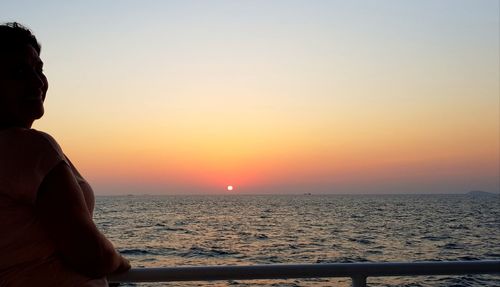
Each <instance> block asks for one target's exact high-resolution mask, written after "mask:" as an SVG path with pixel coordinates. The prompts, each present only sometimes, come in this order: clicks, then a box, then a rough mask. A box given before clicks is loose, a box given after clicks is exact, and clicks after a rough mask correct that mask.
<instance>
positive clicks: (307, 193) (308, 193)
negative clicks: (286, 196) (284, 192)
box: [304, 192, 312, 195]
mask: <svg viewBox="0 0 500 287" xmlns="http://www.w3.org/2000/svg"><path fill="white" fill-rule="evenodd" d="M304 195H312V193H310V192H306V193H304Z"/></svg>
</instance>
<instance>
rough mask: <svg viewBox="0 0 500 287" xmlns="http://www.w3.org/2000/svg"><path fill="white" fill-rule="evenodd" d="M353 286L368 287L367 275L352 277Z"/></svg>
mask: <svg viewBox="0 0 500 287" xmlns="http://www.w3.org/2000/svg"><path fill="white" fill-rule="evenodd" d="M351 279H352V287H366V277H365V276H356V277H352V278H351Z"/></svg>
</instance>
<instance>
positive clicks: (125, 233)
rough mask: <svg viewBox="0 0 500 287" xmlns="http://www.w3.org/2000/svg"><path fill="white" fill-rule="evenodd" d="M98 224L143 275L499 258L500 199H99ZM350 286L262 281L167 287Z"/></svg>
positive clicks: (433, 280)
mask: <svg viewBox="0 0 500 287" xmlns="http://www.w3.org/2000/svg"><path fill="white" fill-rule="evenodd" d="M95 221H96V222H97V224H98V226H99V227H100V229H101V230H102V231H103V232H104V233H105V234H106V235H107V236H108V237H109V238H110V239H111V240H112V241H113V242H114V243H115V245H116V247H117V248H118V249H119V250H120V252H121V253H122V254H124V255H125V256H126V257H127V258H129V259H130V260H131V263H132V265H133V266H135V267H168V266H185V265H191V266H193V265H250V264H268V263H333V262H366V261H407V262H413V261H423V260H424V261H429V260H431V261H435V260H478V259H500V244H499V242H500V197H499V196H470V195H353V196H341V195H295V196H294V195H279V196H274V195H273V196H271V195H266V196H244V195H241V196H239V195H228V196H123V197H97V199H96V211H95ZM350 282H351V281H350V279H306V280H257V281H237V282H236V281H217V282H188V283H169V284H168V286H229V285H238V286H247V285H252V286H350V284H351V283H350ZM368 284H369V286H500V276H491V275H475V276H423V277H398V278H396V277H382V278H373V277H372V278H368ZM137 285H138V286H167V284H166V283H154V284H151V283H148V284H137Z"/></svg>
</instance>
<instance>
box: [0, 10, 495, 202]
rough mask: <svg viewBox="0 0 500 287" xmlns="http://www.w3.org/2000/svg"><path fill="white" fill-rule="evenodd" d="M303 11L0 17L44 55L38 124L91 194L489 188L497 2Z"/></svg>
mask: <svg viewBox="0 0 500 287" xmlns="http://www.w3.org/2000/svg"><path fill="white" fill-rule="evenodd" d="M250 3H252V4H250ZM304 3H305V2H302V3H301V2H289V1H264V2H254V1H250V2H234V1H227V2H226V1H220V2H209V1H207V2H204V1H194V2H191V1H178V2H176V1H171V2H167V3H149V4H148V5H142V4H140V3H138V2H137V3H120V6H119V7H113V5H110V4H109V3H101V2H99V1H96V2H93V1H88V2H85V4H83V3H78V4H68V5H63V7H58V9H59V10H58V9H53V8H54V7H51V5H53V4H42V3H40V4H34V6H36V7H33V9H32V10H33V11H37V13H36V14H33V13H31V12H29V11H26V9H24V7H22V6H21V5H20V4H19V5H18V4H14V3H11V4H9V5H7V4H0V15H1V16H2V19H3V20H5V21H8V20H16V21H20V22H22V23H24V24H26V25H27V26H29V27H30V28H32V30H33V31H34V32H35V34H36V35H37V36H38V37H39V39H40V41H41V42H42V46H43V49H42V55H41V57H42V59H43V60H44V62H45V71H46V74H47V76H48V78H49V82H50V88H49V93H48V98H47V102H46V115H45V117H44V118H43V119H42V120H40V121H38V122H36V123H35V126H34V127H35V128H37V129H40V130H44V131H47V132H49V133H50V134H51V135H53V136H54V137H55V138H56V139H57V140H58V141H59V143H60V144H61V145H62V147H63V149H64V150H65V152H66V153H67V154H68V156H70V157H71V159H72V161H73V162H74V163H75V164H76V165H77V167H79V169H80V170H81V171H82V173H83V174H84V175H85V176H86V177H87V179H88V180H89V181H90V182H91V184H92V185H93V186H94V188H95V190H96V193H97V194H128V193H139V194H140V193H159V194H171V193H176V194H178V193H224V192H226V186H227V185H229V184H232V185H234V186H235V190H234V191H233V193H304V192H313V193H314V192H316V193H406V192H411V193H461V192H467V191H469V190H472V189H481V190H486V191H492V192H498V191H499V189H500V187H499V184H500V183H499V181H500V180H499V172H500V171H499V131H500V127H499V122H500V116H499V110H500V106H499V105H500V104H499V94H500V91H499V80H498V79H499V78H500V72H499V70H500V68H499V52H498V51H499V48H500V47H499V16H498V15H499V13H498V11H499V7H498V6H499V4H498V2H496V1H480V2H477V1H469V2H467V1H460V2H457V1H414V2H407V1H404V2H394V1H387V2H380V1H376V3H375V2H373V3H372V2H368V1H366V2H363V5H361V4H359V3H357V2H356V3H351V2H345V3H343V2H335V1H331V2H330V1H324V2H314V3H308V4H307V5H305V4H304ZM117 8H119V9H117ZM61 9H63V10H64V11H62V12H57V15H56V14H55V13H56V12H54V11H60V10H61ZM37 15H45V16H44V17H39V16H37Z"/></svg>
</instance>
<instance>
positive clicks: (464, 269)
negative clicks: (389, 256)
mask: <svg viewBox="0 0 500 287" xmlns="http://www.w3.org/2000/svg"><path fill="white" fill-rule="evenodd" d="M465 274H500V260H481V261H435V262H434V261H432V262H412V263H401V262H384V263H329V264H295V265H292V264H290V265H289V264H270V265H249V266H196V267H187V266H186V267H170V268H134V269H131V270H130V271H128V272H127V273H124V274H119V275H113V276H110V277H108V280H109V281H110V282H115V283H125V282H173V281H212V280H252V279H291V278H324V277H350V278H351V279H352V286H353V287H364V286H366V278H367V277H381V276H420V275H465Z"/></svg>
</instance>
